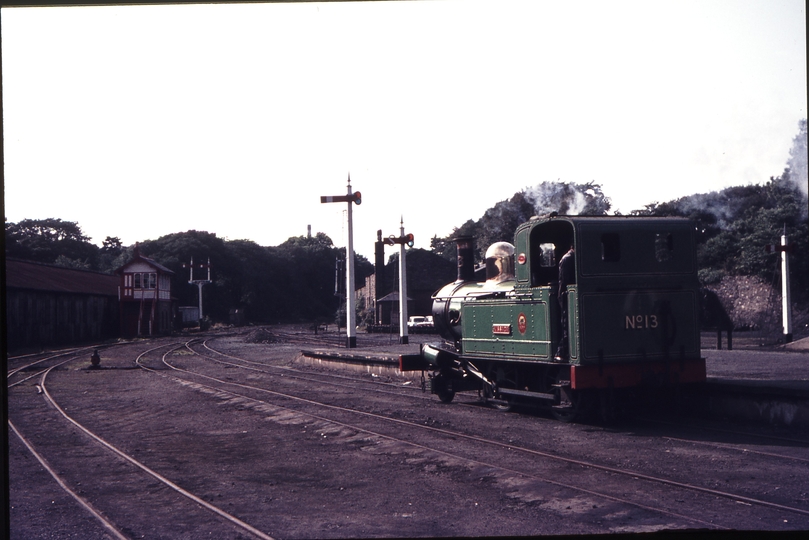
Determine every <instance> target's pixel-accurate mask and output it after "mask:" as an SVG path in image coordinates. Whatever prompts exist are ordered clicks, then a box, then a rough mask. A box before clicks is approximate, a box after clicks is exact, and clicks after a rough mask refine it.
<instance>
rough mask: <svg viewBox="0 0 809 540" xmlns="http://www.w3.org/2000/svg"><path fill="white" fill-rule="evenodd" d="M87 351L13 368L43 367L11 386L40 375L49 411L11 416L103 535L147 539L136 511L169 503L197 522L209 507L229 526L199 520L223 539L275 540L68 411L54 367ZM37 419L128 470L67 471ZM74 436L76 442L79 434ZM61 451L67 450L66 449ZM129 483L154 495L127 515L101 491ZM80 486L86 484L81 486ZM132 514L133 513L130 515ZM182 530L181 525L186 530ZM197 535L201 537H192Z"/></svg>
mask: <svg viewBox="0 0 809 540" xmlns="http://www.w3.org/2000/svg"><path fill="white" fill-rule="evenodd" d="M182 346H183V344H182V342H175V343H171V342H170V343H166V344H162V345H159V346H157V347H152V348H150V349H147V350H145V351H143V352H141V353H140V354H139V355H138V356H137V358H135V362H137V359H138V358H142V357H143V356H145V355H147V354H149V353H153V352H155V351H159V350H161V349H168V350H173V349H175V348H177V347H182ZM87 350H88V349H76V350H69V351H62V352H59V353H58V354H51V355H40V356H42V358H36V359H31V360H30V361H28V362H27V363H25V364H24V365H22V366H19V367H17V368H15V369H12V370H10V371H9V375H10V376H11V375H16V374H20V373H23V372H24V371H26V370H31V369H33V368H36V369H38V371H37V372H36V373H34V374H32V375H29V376H28V377H22V378H17V380H16V381H14V382H11V383H10V384H9V387H10V388H12V387H15V386H19V385H22V384H24V383H26V382H28V381H29V380H31V379H32V378H36V382H37V384H36V388H37V394H38V395H41V397H42V401H43V404H45V405H46V406H47V408H48V409H49V410H47V411H45V413H44V414H42V413H41V411H40V413H39V414H37V413H34V414H33V415H30V416H28V417H27V418H24V419H22V423H25V427H24V428H18V427H17V425H16V421H12V420H9V428H10V430H11V432H12V433H13V434H14V435H15V436H16V437H17V438H18V439H19V441H20V442H21V443H22V444H23V445H24V446H25V448H26V449H27V450H28V451H29V452H30V454H31V455H32V456H33V457H34V458H36V460H37V461H38V462H39V464H40V465H41V466H42V467H43V468H44V469H45V470H46V471H47V472H48V474H50V476H51V477H52V478H53V480H54V482H55V483H56V484H58V486H59V487H60V488H61V489H62V490H64V492H65V493H66V494H67V495H69V496H70V497H71V498H72V499H73V501H75V503H76V504H77V505H78V507H80V508H81V509H82V510H83V511H85V512H87V513H88V514H89V515H90V516H92V518H94V519H95V521H96V522H97V523H98V525H100V527H101V528H102V533H97V534H101V536H102V537H105V538H108V537H109V536H112V537H114V538H117V539H127V538H136V537H138V538H139V537H143V536H144V535H142V534H138V533H136V532H135V531H137V526H136V525H135V524H133V523H131V522H132V521H133V520H135V521H137V517H134V518H133V517H132V514H133V513H134V514H135V516H141V518H142V517H143V515H144V514H146V515H149V514H150V513H151V512H152V511H153V510H154V508H155V507H156V506H160V505H163V504H167V505H169V506H170V507H171V508H172V509H173V510H172V514H173V513H176V512H180V513H183V512H188V513H190V514H192V515H193V516H194V517H192V520H197V519H199V517H198V516H199V514H200V509H203V510H207V511H208V512H209V513H210V514H212V515H214V516H215V517H216V518H218V519H219V520H220V521H221V522H223V523H225V526H224V527H223V526H218V527H215V528H213V529H210V528H209V527H210V526H209V525H208V524H210V521H211V519H210V518H207V519H200V520H199V521H200V522H201V523H204V524H206V527H208V533H209V534H210V532H211V530H218V531H219V532H220V533H222V534H223V536H222V538H229V537H234V538H235V537H244V538H258V539H262V540H272V537H271V536H269V535H268V534H266V533H264V532H262V531H260V530H258V529H256V528H255V527H253V526H251V525H250V524H248V523H246V522H244V521H242V520H240V519H239V518H237V517H236V516H233V515H231V514H229V513H228V512H226V511H224V510H222V509H220V508H219V507H217V506H216V505H214V504H211V503H209V502H208V501H206V500H204V499H203V498H202V497H200V496H198V495H196V494H194V493H192V492H191V491H189V490H188V489H185V488H183V487H181V486H180V485H179V484H178V483H177V482H175V481H172V480H171V479H169V478H168V477H167V476H165V475H164V474H161V473H160V472H157V471H156V470H155V469H153V468H151V467H149V466H148V465H146V464H145V463H144V462H143V461H141V460H139V459H136V458H135V457H133V456H132V455H131V454H130V453H129V452H127V451H125V450H122V449H121V448H119V447H118V446H116V445H115V444H113V443H110V442H109V441H108V440H105V439H104V438H103V437H101V436H99V435H98V434H96V433H95V432H94V431H93V430H92V429H91V428H89V427H87V426H86V425H85V424H84V423H82V422H80V421H78V420H76V419H75V418H74V417H73V416H71V415H70V414H68V412H66V410H65V408H64V407H63V406H62V405H61V404H60V403H59V401H58V400H57V399H55V398H54V397H53V396H52V395H51V392H50V391H49V382H50V381H49V380H48V379H49V377H51V378H53V377H54V376H58V371H56V372H55V373H56V375H51V374H52V373H54V370H57V369H58V368H64V367H67V366H69V364H71V363H76V362H78V361H82V360H84V361H86V359H85V355H84V354H83V353H85V352H86V351H87ZM48 413H49V414H48ZM34 417H35V418H36V419H37V421H39V422H44V423H45V426H44V427H46V428H47V429H46V431H50V435H52V436H56V433H55V431H56V430H62V431H73V432H76V431H77V432H79V433H80V437H79V438H80V439H83V440H82V441H81V442H80V443H77V444H76V446H74V447H73V448H72V449H71V451H76V449H77V448H80V451H81V452H82V453H83V455H84V456H85V457H88V458H89V459H90V460H91V461H92V462H93V463H95V464H96V465H98V463H99V462H101V461H103V462H104V463H105V465H106V466H107V468H109V463H110V462H115V463H116V464H117V465H118V466H119V467H120V465H125V467H124V468H123V469H124V470H123V471H118V472H112V473H110V472H109V471H105V470H104V467H103V466H102V467H98V466H96V467H88V468H86V469H85V468H83V469H81V470H71V471H67V472H66V471H65V470H64V469H65V468H66V466H65V465H64V464H62V465H54V464H53V463H64V457H65V456H59V455H56V454H58V453H59V452H58V450H57V451H56V454H54V449H53V448H48V446H49V445H48V444H47V442H45V441H44V440H43V439H44V438H46V437H47V435H48V433H43V432H42V430H40V432H39V433H36V431H37V430H36V429H34V428H33V426H32V423H33V422H32V420H33V418H34ZM46 417H47V418H46ZM55 417H58V418H55ZM40 427H43V426H40ZM23 430H25V431H27V432H31V433H30V434H29V435H25V434H23ZM73 439H74V440H75V439H76V437H73ZM34 441H36V442H34ZM59 450H66V449H65V448H61V449H59ZM46 455H47V457H46ZM114 468H115V467H114ZM124 482H125V483H126V484H127V485H128V486H130V488H131V487H133V486H134V492H135V493H136V494H137V497H138V498H140V499H148V498H152V499H153V500H151V501H149V502H148V503H146V504H145V505H144V507H143V508H141V509H139V510H138V509H135V511H134V512H133V511H132V509H131V508H130V509H129V510H128V511H127V512H124V513H123V514H124V515H121V514H120V513H119V512H118V511H117V510H118V509H117V508H116V504H115V502H114V501H113V504H112V505H110V504H109V502H106V501H103V499H104V498H105V497H103V496H101V495H99V493H101V492H105V491H109V489H108V488H109V486H110V485H114V484H120V483H124ZM79 486H81V488H80V489H79ZM158 486H159V489H158ZM163 488H166V489H163ZM156 491H160V492H161V493H160V495H158V496H157V497H154V496H153V495H154V494H155V492H156ZM167 491H168V492H170V493H171V495H170V496H168V497H167V496H166V492H167ZM117 496H118V497H121V498H123V497H124V495H123V494H118V495H117ZM177 496H179V497H180V498H184V499H185V500H186V501H187V502H188V503H190V505H189V504H185V505H183V504H178V502H177ZM99 499H101V502H99ZM139 502H140V501H139ZM189 506H190V508H189ZM126 514H130V515H128V516H127V515H126ZM166 517H167V518H168V519H166V520H165V521H168V522H169V523H171V522H175V523H176V522H177V521H178V520H177V519H176V517H171V516H166ZM183 528H184V527H182V526H180V527H177V526H174V527H168V531H169V532H168V534H167V533H165V532H161V533H159V535H158V537H166V538H173V537H175V534H174V533H171V532H170V531H171V530H172V529H174V531H175V533H180V534H178V535H177V536H176V537H177V538H180V537H183V536H184V534H183V533H182V529H183ZM177 529H180V531H178V530H177ZM238 531H241V532H238ZM16 532H19V531H16ZM12 533H13V534H14V533H15V531H14V530H12ZM49 535H50V533H47V535H45V536H48V537H49ZM92 535H93V533H92V532H88V535H87V536H86V538H91V537H92ZM147 536H148V535H147ZM191 537H198V536H196V535H192V536H191ZM20 538H34V536H30V535H29V533H22V534H21V536H20Z"/></svg>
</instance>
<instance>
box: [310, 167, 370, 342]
mask: <svg viewBox="0 0 809 540" xmlns="http://www.w3.org/2000/svg"><path fill="white" fill-rule="evenodd" d="M320 202H321V203H332V202H347V203H348V245H347V246H346V266H347V268H346V347H347V348H349V349H353V348H354V347H356V346H357V314H356V313H354V310H355V308H354V304H355V298H354V224H353V222H352V221H353V220H352V217H351V203H356V204H360V203H361V202H362V196H361V195H360V192H359V191H355V192H353V193H352V192H351V175H350V174H349V175H348V192H347V194H346V195H336V196H321V197H320Z"/></svg>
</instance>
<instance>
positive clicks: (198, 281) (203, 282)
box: [183, 257, 211, 321]
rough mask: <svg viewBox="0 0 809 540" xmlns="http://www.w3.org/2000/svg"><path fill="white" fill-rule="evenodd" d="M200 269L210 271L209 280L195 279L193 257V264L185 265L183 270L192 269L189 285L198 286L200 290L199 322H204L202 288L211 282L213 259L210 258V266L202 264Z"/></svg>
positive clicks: (192, 258)
mask: <svg viewBox="0 0 809 540" xmlns="http://www.w3.org/2000/svg"><path fill="white" fill-rule="evenodd" d="M198 266H199V268H207V269H208V279H194V257H191V264H188V265H187V264H185V263H183V268H190V269H191V275H190V277H189V279H188V283H189V284H192V285H196V286H197V288H198V289H199V320H200V321H201V320H202V317H203V316H202V287H203V286H204V285H206V284H208V283H210V282H211V258H210V257H208V264H203V263H200V264H199V265H198Z"/></svg>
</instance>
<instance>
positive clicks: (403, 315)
mask: <svg viewBox="0 0 809 540" xmlns="http://www.w3.org/2000/svg"><path fill="white" fill-rule="evenodd" d="M385 243H387V244H388V245H390V246H392V245H395V244H399V343H401V344H403V345H406V344H407V343H408V341H409V339H408V335H407V264H406V261H405V245H407V246H409V247H413V235H412V234H408V235H405V232H404V218H401V221H400V223H399V238H396V237H394V236H389V237H388V238H386V239H385Z"/></svg>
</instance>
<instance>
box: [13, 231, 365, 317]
mask: <svg viewBox="0 0 809 540" xmlns="http://www.w3.org/2000/svg"><path fill="white" fill-rule="evenodd" d="M5 233H6V256H8V257H14V258H20V259H25V260H32V261H37V262H42V263H48V264H56V265H58V266H65V267H69V268H80V269H86V270H94V271H99V272H103V273H109V274H111V273H113V272H114V271H115V270H116V269H118V268H120V267H121V266H123V265H124V264H126V263H127V262H129V261H130V260H132V258H133V256H134V246H127V247H125V246H123V245H122V244H121V241H120V240H119V239H118V238H111V237H107V239H106V240H104V242H103V244H102V247H100V248H99V247H98V246H96V245H94V244H92V243H90V241H89V238H88V237H87V236H85V235H84V234H83V233H82V231H81V227H80V226H79V225H78V224H77V223H74V222H69V221H62V220H59V219H45V220H31V219H26V220H23V221H20V222H19V223H8V222H6V226H5ZM139 250H140V253H141V254H142V255H143V256H145V257H149V258H150V259H154V260H155V261H157V262H158V263H160V264H162V265H163V266H165V267H167V268H168V269H170V270H172V271H173V272H174V274H175V275H174V278H173V281H172V294H173V296H174V297H176V298H177V299H178V301H179V305H185V306H196V305H197V303H198V297H197V295H198V288H197V287H196V286H195V285H190V284H189V283H188V280H189V271H188V269H185V268H183V264H184V263H189V262H190V261H191V258H192V257H193V258H194V262H195V263H199V262H207V260H208V258H210V260H211V267H212V271H211V280H212V282H213V283H212V284H211V285H207V286H205V287H203V309H204V312H205V314H206V316H210V318H211V319H213V320H214V321H227V320H228V316H229V311H230V310H231V309H235V308H239V309H243V310H245V313H246V316H247V318H248V320H249V321H251V322H257V323H273V322H298V321H324V322H328V321H333V320H334V315H335V313H336V311H337V308H338V307H339V304H340V298H339V297H336V296H335V295H334V286H335V260H336V259H338V258H340V259H344V258H345V250H344V249H340V248H336V247H334V245H333V243H332V241H331V239H330V238H329V237H328V236H327V235H325V234H323V233H317V234H316V235H314V236H311V237H310V236H298V237H293V238H289V239H288V240H287V241H286V242H284V243H283V244H281V245H280V246H274V247H263V246H259V245H258V244H256V243H255V242H252V241H250V240H223V239H222V238H218V237H217V236H216V234H214V233H209V232H202V231H188V232H183V233H174V234H169V235H166V236H163V237H160V238H158V239H157V240H147V241H145V242H141V243H140V244H139ZM355 273H356V281H357V284H358V285H360V286H361V285H362V284H363V283H364V280H365V277H366V276H368V275H370V274H371V273H373V265H372V264H371V263H370V262H369V261H368V260H367V259H365V258H364V257H363V256H362V255H355ZM194 277H195V278H197V279H199V278H200V277H202V276H201V275H200V274H195V276H194Z"/></svg>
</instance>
